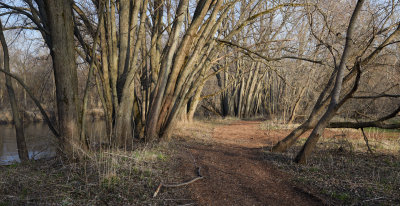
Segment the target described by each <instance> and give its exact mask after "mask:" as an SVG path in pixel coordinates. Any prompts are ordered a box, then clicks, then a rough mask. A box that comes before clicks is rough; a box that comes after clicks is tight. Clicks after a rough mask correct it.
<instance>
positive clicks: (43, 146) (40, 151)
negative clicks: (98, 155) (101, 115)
mask: <svg viewBox="0 0 400 206" xmlns="http://www.w3.org/2000/svg"><path fill="white" fill-rule="evenodd" d="M86 131H87V134H88V135H89V136H90V137H91V139H92V140H95V141H96V140H97V141H100V140H101V139H103V138H104V134H105V124H104V122H103V121H95V122H91V123H90V124H88V127H87V128H86ZM25 139H26V145H27V147H28V151H29V158H30V159H35V160H37V159H42V158H51V157H54V156H55V155H56V151H57V150H56V148H57V139H56V138H55V137H54V135H53V134H52V133H51V131H50V129H49V128H48V127H47V125H46V124H44V123H30V124H26V125H25ZM14 162H20V159H19V157H18V151H17V140H16V138H15V129H14V126H13V125H0V165H9V164H12V163H14Z"/></svg>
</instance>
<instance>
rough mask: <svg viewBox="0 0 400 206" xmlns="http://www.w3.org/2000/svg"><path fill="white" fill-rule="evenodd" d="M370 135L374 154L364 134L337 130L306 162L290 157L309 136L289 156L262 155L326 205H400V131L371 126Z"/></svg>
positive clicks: (368, 133) (328, 136) (302, 139)
mask: <svg viewBox="0 0 400 206" xmlns="http://www.w3.org/2000/svg"><path fill="white" fill-rule="evenodd" d="M366 135H367V136H368V138H369V144H370V147H371V149H372V151H373V154H371V153H369V152H368V150H367V147H366V143H365V141H364V139H363V136H362V134H361V132H359V131H357V130H351V129H343V130H342V129H335V130H329V131H328V132H327V133H325V137H322V138H321V140H320V141H319V143H318V145H317V148H316V150H315V152H314V153H313V155H312V156H311V157H310V159H309V160H308V164H307V165H298V164H295V163H293V161H292V160H293V158H294V157H295V155H296V154H297V152H298V151H299V150H300V148H301V146H302V145H303V144H304V142H305V141H306V139H305V138H301V139H300V140H299V141H298V142H297V143H296V145H295V146H294V147H293V148H291V149H290V150H289V151H288V152H287V153H285V154H275V153H271V152H269V151H268V148H267V149H266V152H265V156H264V158H265V160H267V161H270V162H272V163H273V164H275V165H276V166H277V167H278V168H279V169H281V170H283V171H286V172H288V173H290V174H292V175H293V177H294V178H293V181H294V182H295V183H296V184H299V185H301V186H302V187H303V186H307V188H308V190H309V192H311V193H313V194H319V195H320V196H321V197H322V198H323V199H326V200H327V203H328V204H335V205H336V204H340V205H399V204H400V134H399V133H398V132H389V131H377V130H374V129H370V130H367V131H366Z"/></svg>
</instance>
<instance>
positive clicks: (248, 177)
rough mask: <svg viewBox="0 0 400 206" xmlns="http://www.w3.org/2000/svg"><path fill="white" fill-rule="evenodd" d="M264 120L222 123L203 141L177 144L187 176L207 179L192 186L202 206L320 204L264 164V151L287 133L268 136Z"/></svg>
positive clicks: (319, 201) (179, 156)
mask: <svg viewBox="0 0 400 206" xmlns="http://www.w3.org/2000/svg"><path fill="white" fill-rule="evenodd" d="M259 124H260V122H255V121H239V122H234V123H232V124H229V125H219V126H216V127H215V128H214V130H213V133H212V135H210V137H209V138H208V139H203V140H204V141H203V142H199V141H198V140H193V139H192V140H191V139H189V140H188V139H187V138H185V140H184V141H183V142H182V144H178V149H179V151H181V152H179V155H178V160H179V161H180V163H181V164H180V165H181V166H180V167H179V169H178V173H179V175H180V176H182V177H186V179H189V178H188V177H195V176H196V173H195V170H196V167H200V168H201V175H202V176H204V178H203V179H201V180H199V181H197V182H195V183H193V184H190V185H189V186H187V188H188V190H189V193H190V195H191V198H192V199H193V200H195V201H196V202H197V204H198V205H321V204H323V203H322V201H321V200H320V199H318V198H316V197H314V196H313V195H310V194H308V193H306V192H304V191H303V190H302V189H300V188H299V187H297V186H294V185H293V184H292V183H290V179H291V177H290V176H289V175H288V174H285V173H283V172H282V171H279V170H277V169H276V168H275V167H274V166H273V165H272V164H271V163H269V162H267V161H265V160H263V155H262V147H264V146H268V145H271V144H272V143H273V142H276V141H277V140H278V139H279V138H281V137H283V135H282V134H281V135H268V134H266V132H265V131H262V130H260V127H259Z"/></svg>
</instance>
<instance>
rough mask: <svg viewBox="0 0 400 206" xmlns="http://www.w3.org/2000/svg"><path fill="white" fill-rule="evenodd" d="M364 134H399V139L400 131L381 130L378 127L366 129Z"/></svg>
mask: <svg viewBox="0 0 400 206" xmlns="http://www.w3.org/2000/svg"><path fill="white" fill-rule="evenodd" d="M364 131H365V132H380V133H399V137H400V129H381V128H378V127H367V128H365V129H364Z"/></svg>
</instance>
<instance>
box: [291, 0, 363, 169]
mask: <svg viewBox="0 0 400 206" xmlns="http://www.w3.org/2000/svg"><path fill="white" fill-rule="evenodd" d="M363 3H364V0H358V1H357V4H356V7H355V9H354V12H353V15H352V16H351V19H350V23H349V26H348V28H347V35H346V43H345V47H344V50H343V54H342V58H341V60H340V64H339V67H338V68H337V74H336V82H335V86H334V88H333V90H332V92H331V94H332V97H331V101H330V104H329V106H328V109H327V111H326V112H325V114H324V115H323V116H322V117H321V119H320V120H319V121H318V123H317V126H316V127H315V128H314V129H313V131H312V132H311V134H310V136H309V137H308V139H307V141H306V143H305V144H304V146H303V148H302V149H301V151H300V152H299V153H298V154H297V156H296V158H295V162H297V163H306V162H307V159H308V156H309V155H310V154H311V152H312V151H313V149H314V147H315V145H316V144H317V142H318V140H319V138H320V137H321V135H322V133H323V131H324V129H325V128H326V126H327V125H328V124H329V121H330V120H331V119H332V118H333V116H334V115H335V113H336V111H337V110H338V109H339V107H340V105H339V98H340V93H341V90H342V84H343V79H344V76H345V73H344V72H345V69H346V61H347V59H348V58H349V54H350V51H351V49H352V45H353V42H352V41H353V40H352V38H353V32H354V29H355V26H356V21H357V17H358V15H359V13H360V11H361V7H362V5H363ZM357 64H359V62H358V63H357ZM359 69H360V68H358V70H359ZM358 72H360V71H358ZM359 75H360V74H359V73H358V75H357V77H358V78H357V79H356V81H355V86H354V87H355V88H356V87H357V86H358V81H359ZM353 92H354V91H353ZM345 98H346V97H345ZM344 100H345V99H344Z"/></svg>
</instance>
